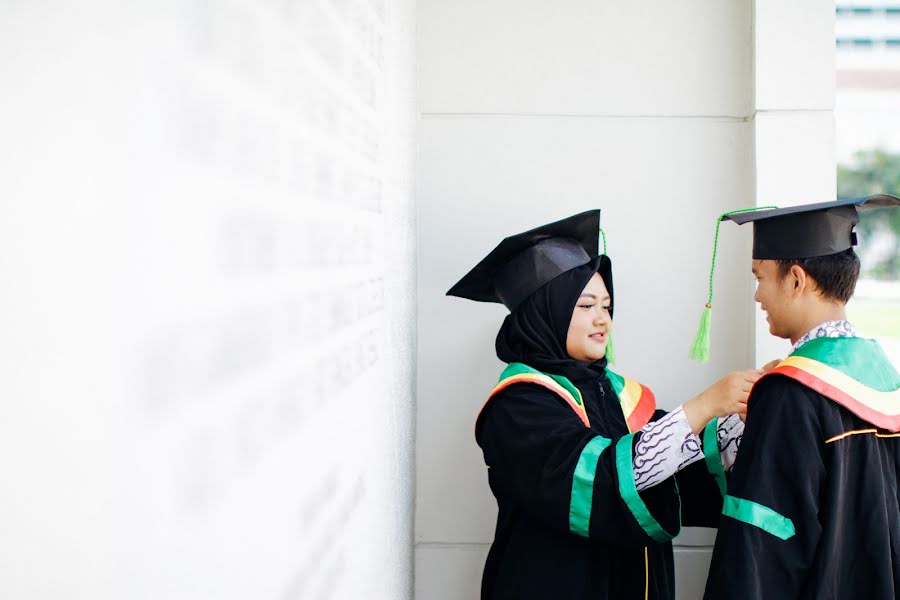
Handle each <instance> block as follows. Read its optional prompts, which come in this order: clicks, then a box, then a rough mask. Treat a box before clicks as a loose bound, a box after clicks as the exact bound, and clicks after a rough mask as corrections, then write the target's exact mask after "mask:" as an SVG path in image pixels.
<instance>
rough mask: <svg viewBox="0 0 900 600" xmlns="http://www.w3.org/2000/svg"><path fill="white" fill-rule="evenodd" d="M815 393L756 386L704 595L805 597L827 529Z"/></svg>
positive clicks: (777, 383) (775, 381) (781, 382)
mask: <svg viewBox="0 0 900 600" xmlns="http://www.w3.org/2000/svg"><path fill="white" fill-rule="evenodd" d="M813 396H817V394H815V392H812V391H811V390H809V389H807V388H805V387H804V386H802V385H800V384H799V383H797V382H795V381H793V380H791V379H788V378H786V377H781V376H778V375H772V376H769V377H767V378H765V379H764V380H761V381H760V382H759V383H758V384H757V386H756V389H754V393H753V395H752V396H751V398H750V404H749V411H748V415H747V424H746V428H745V429H744V433H743V438H742V440H741V448H740V452H738V455H737V459H736V461H735V464H734V468H733V470H732V472H731V477H730V479H729V482H728V495H727V496H726V498H725V502H724V506H723V509H722V515H723V517H722V520H721V523H720V525H719V533H718V536H717V538H716V546H715V549H714V551H713V557H712V564H711V566H710V575H709V579H708V581H707V586H706V594H705V596H704V598H707V599H719V598H728V599H729V600H730V599H738V600H739V599H751V598H752V599H755V600H756V599H758V600H762V599H764V598H765V599H766V600H779V599H788V598H792V599H796V598H798V597H799V596H800V595H801V593H802V588H803V585H804V582H805V580H806V578H807V573H808V571H809V569H810V567H811V565H812V563H813V559H814V554H815V551H816V546H817V544H818V542H819V537H820V534H821V531H822V528H821V525H820V523H819V520H818V512H819V497H820V492H821V490H822V487H823V484H824V481H825V462H824V458H823V454H822V453H823V444H822V441H823V439H824V438H823V435H822V433H823V432H822V427H821V419H820V418H819V416H818V414H817V406H819V403H818V402H817V398H815V397H813Z"/></svg>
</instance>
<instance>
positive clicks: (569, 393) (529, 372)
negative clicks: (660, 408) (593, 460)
mask: <svg viewBox="0 0 900 600" xmlns="http://www.w3.org/2000/svg"><path fill="white" fill-rule="evenodd" d="M606 374H607V376H608V377H609V381H610V383H612V387H613V391H615V393H616V396H617V397H618V398H619V406H621V408H622V415H623V416H624V417H625V422H626V423H627V424H628V431H637V430H638V429H640V428H641V427H643V426H644V425H646V424H647V423H649V422H650V419H651V418H652V417H653V413H654V412H655V411H656V397H655V396H654V395H653V392H651V391H650V388H648V387H647V386H645V385H642V384H640V383H638V382H637V381H635V380H633V379H629V378H627V377H622V376H621V375H619V374H617V373H613V372H612V371H610V370H609V369H607V370H606ZM515 383H531V384H535V385H539V386H541V387H545V388H547V389H548V390H550V391H552V392H554V393H556V394H557V395H558V396H559V397H561V398H562V399H563V400H565V401H566V404H568V405H569V407H570V408H571V409H572V410H573V411H575V414H576V415H578V418H579V419H581V422H582V423H584V426H585V427H590V426H591V422H590V419H588V415H587V410H586V409H585V406H584V399H583V398H582V397H581V392H580V391H578V388H577V387H575V385H574V384H573V383H572V382H571V381H569V380H568V379H566V378H565V377H563V376H562V375H553V374H550V373H542V372H540V371H538V370H537V369H532V368H531V367H529V366H528V365H525V364H522V363H510V364H509V366H507V367H506V369H504V370H503V373H501V374H500V381H499V382H498V383H497V385H495V386H494V389H493V390H491V393H490V395H489V396H488V402H490V400H491V398H493V397H494V395H495V394H497V392H499V391H500V390H503V389H506V388H507V387H509V386H511V385H513V384H515ZM485 406H487V403H485ZM482 410H484V408H482ZM479 416H480V413H479ZM476 421H477V420H476Z"/></svg>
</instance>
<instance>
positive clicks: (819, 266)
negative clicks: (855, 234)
mask: <svg viewBox="0 0 900 600" xmlns="http://www.w3.org/2000/svg"><path fill="white" fill-rule="evenodd" d="M775 262H776V263H778V275H779V277H781V278H782V279H783V278H784V277H785V275H787V274H788V273H789V272H790V270H791V267H792V266H794V265H797V266H799V267H800V268H801V269H803V270H804V271H806V274H807V275H809V276H810V277H812V279H813V280H814V281H815V282H816V285H817V286H818V288H819V292H820V293H821V294H822V297H824V298H825V299H826V300H837V301H839V302H841V303H842V304H847V301H848V300H850V297H851V296H852V295H853V290H854V288H856V280H857V278H859V257H858V256H856V252H854V251H853V248H850V249H848V250H844V251H843V252H838V253H837V254H828V255H826V256H815V257H813V258H792V259H785V260H776V261H775Z"/></svg>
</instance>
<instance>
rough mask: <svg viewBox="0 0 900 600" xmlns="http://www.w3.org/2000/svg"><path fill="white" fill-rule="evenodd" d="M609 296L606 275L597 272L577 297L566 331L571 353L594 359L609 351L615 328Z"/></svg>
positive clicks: (587, 359)
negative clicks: (613, 328) (609, 341)
mask: <svg viewBox="0 0 900 600" xmlns="http://www.w3.org/2000/svg"><path fill="white" fill-rule="evenodd" d="M609 309H610V298H609V292H608V291H607V290H606V285H604V283H603V278H602V277H600V274H599V273H594V275H593V276H592V277H591V279H590V281H588V284H587V285H586V286H585V287H584V290H583V291H582V292H581V296H579V297H578V301H577V302H576V303H575V308H574V310H573V311H572V320H571V321H570V322H569V332H568V334H566V352H567V353H568V355H569V357H571V358H573V359H575V360H580V361H585V362H593V361H595V360H600V359H601V358H603V357H604V356H605V355H606V341H607V338H608V337H609V333H610V330H611V329H612V318H611V317H610V316H609Z"/></svg>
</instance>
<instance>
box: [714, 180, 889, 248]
mask: <svg viewBox="0 0 900 600" xmlns="http://www.w3.org/2000/svg"><path fill="white" fill-rule="evenodd" d="M897 205H900V198H897V197H896V196H891V195H890V194H877V195H874V196H864V197H861V198H846V199H844V200H834V201H832V202H819V203H818V204H804V205H801V206H789V207H786V208H776V209H773V210H753V211H748V212H739V213H735V214H727V213H726V214H725V215H723V216H722V217H721V219H722V220H723V221H725V220H730V221H734V222H735V223H737V224H738V225H743V224H744V223H753V258H754V259H757V260H764V259H772V260H778V259H785V260H790V259H802V258H813V257H815V256H828V255H829V254H836V253H838V252H843V251H844V250H847V249H849V248H851V247H853V246H855V245H856V233H855V232H854V231H853V227H854V226H855V225H856V224H857V223H859V213H858V210H865V209H871V208H886V207H890V206H897Z"/></svg>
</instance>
